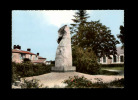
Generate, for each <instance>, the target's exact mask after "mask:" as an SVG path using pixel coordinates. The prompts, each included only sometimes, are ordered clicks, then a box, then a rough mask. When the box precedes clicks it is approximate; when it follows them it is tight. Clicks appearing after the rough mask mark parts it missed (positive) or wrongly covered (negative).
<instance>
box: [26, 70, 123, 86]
mask: <svg viewBox="0 0 138 100" xmlns="http://www.w3.org/2000/svg"><path fill="white" fill-rule="evenodd" d="M73 76H84V77H85V78H87V79H89V80H91V81H92V82H96V80H95V78H101V79H102V80H103V82H111V81H113V80H115V79H121V78H124V76H123V75H89V74H84V73H79V72H51V73H47V74H43V75H39V76H33V77H27V78H26V79H29V80H30V79H38V80H39V81H40V84H43V86H44V87H45V86H48V87H49V88H53V87H56V86H59V87H61V88H63V87H64V86H65V84H64V83H63V81H64V80H66V79H68V78H69V77H73Z"/></svg>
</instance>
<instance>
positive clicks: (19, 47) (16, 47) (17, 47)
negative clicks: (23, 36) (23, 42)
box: [13, 45, 21, 50]
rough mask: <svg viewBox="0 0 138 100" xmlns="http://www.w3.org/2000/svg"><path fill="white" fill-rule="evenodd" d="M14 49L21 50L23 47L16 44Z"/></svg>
mask: <svg viewBox="0 0 138 100" xmlns="http://www.w3.org/2000/svg"><path fill="white" fill-rule="evenodd" d="M13 49H19V50H20V49H21V46H19V45H17V46H16V45H14V46H13Z"/></svg>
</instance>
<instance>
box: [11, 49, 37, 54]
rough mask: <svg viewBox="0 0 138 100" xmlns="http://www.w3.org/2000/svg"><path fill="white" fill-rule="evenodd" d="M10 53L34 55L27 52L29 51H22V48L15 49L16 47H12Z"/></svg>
mask: <svg viewBox="0 0 138 100" xmlns="http://www.w3.org/2000/svg"><path fill="white" fill-rule="evenodd" d="M12 53H24V54H32V55H36V54H34V53H31V52H29V51H23V50H17V49H12Z"/></svg>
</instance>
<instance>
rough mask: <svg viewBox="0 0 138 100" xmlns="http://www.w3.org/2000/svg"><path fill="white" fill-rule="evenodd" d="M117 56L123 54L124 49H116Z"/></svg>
mask: <svg viewBox="0 0 138 100" xmlns="http://www.w3.org/2000/svg"><path fill="white" fill-rule="evenodd" d="M116 49H117V54H124V49H121V47H117V48H116Z"/></svg>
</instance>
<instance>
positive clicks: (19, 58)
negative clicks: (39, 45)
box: [12, 45, 46, 64]
mask: <svg viewBox="0 0 138 100" xmlns="http://www.w3.org/2000/svg"><path fill="white" fill-rule="evenodd" d="M24 58H28V59H30V60H31V62H32V63H34V64H36V63H45V64H46V58H43V57H40V56H39V53H37V54H34V53H32V52H31V49H30V48H28V49H27V51H23V50H21V46H19V45H17V46H16V45H14V47H13V49H12V62H15V63H21V62H23V59H24Z"/></svg>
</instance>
